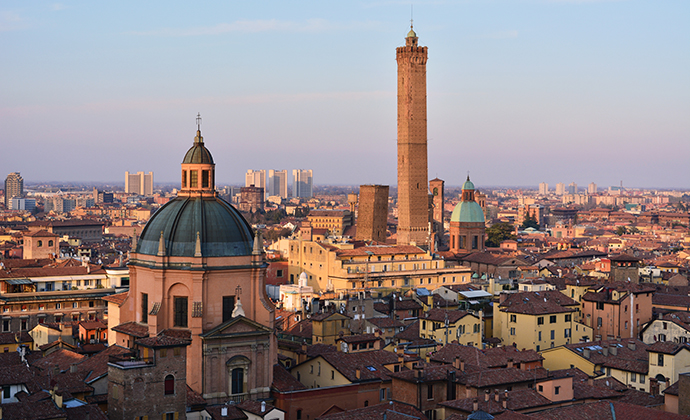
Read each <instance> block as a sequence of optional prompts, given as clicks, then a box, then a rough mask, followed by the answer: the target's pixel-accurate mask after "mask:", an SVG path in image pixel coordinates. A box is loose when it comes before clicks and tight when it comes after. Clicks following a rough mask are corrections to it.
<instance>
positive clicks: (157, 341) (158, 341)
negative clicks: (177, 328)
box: [135, 334, 191, 348]
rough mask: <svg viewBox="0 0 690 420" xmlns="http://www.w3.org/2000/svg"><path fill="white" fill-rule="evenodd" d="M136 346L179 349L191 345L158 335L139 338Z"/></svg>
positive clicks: (188, 341)
mask: <svg viewBox="0 0 690 420" xmlns="http://www.w3.org/2000/svg"><path fill="white" fill-rule="evenodd" d="M135 343H136V344H138V345H140V346H144V347H151V348H159V347H181V346H188V345H190V344H191V342H190V340H187V339H181V338H175V337H170V336H168V335H165V334H158V335H156V336H154V337H147V338H141V339H139V340H137V341H135Z"/></svg>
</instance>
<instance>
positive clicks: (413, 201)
mask: <svg viewBox="0 0 690 420" xmlns="http://www.w3.org/2000/svg"><path fill="white" fill-rule="evenodd" d="M417 41H418V38H417V34H416V33H415V32H414V30H413V29H412V25H410V32H408V33H407V37H406V38H405V46H404V47H398V48H397V49H396V61H397V62H398V240H397V242H398V245H409V244H412V243H414V244H416V245H419V246H426V245H428V240H429V189H428V187H427V186H428V182H429V181H428V178H427V144H426V143H427V138H426V61H427V47H420V46H419V45H418V44H417Z"/></svg>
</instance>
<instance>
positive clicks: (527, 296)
mask: <svg viewBox="0 0 690 420" xmlns="http://www.w3.org/2000/svg"><path fill="white" fill-rule="evenodd" d="M578 306H579V304H578V302H576V301H574V300H573V299H571V298H569V297H567V296H566V295H564V294H563V293H561V292H559V291H557V290H548V291H543V292H519V293H512V294H509V295H508V297H507V298H506V299H505V300H504V301H503V302H502V303H501V304H500V305H499V307H500V308H501V309H500V310H501V311H503V312H508V313H518V314H528V315H547V314H558V313H564V312H574V311H575V310H576V309H575V308H574V307H578Z"/></svg>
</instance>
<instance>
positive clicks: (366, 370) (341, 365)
mask: <svg viewBox="0 0 690 420" xmlns="http://www.w3.org/2000/svg"><path fill="white" fill-rule="evenodd" d="M318 357H322V358H323V359H324V360H326V361H327V362H328V363H329V364H331V366H333V367H334V368H335V369H337V370H338V372H340V373H341V374H342V375H343V376H345V377H346V378H347V379H348V380H349V381H350V382H360V381H367V380H376V379H380V380H388V379H390V373H391V372H390V371H389V370H388V369H386V368H385V367H384V365H387V364H391V363H397V362H398V356H397V355H396V354H395V353H393V352H390V351H386V350H373V351H364V352H358V353H342V352H333V353H323V354H321V355H320V356H318ZM311 360H313V359H310V360H307V361H306V362H304V363H309V362H310V361H311ZM358 369H359V371H360V378H359V379H357V373H356V371H357V370H358Z"/></svg>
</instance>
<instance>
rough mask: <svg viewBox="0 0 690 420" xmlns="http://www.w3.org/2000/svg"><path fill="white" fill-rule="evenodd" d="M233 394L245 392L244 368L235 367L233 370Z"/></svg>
mask: <svg viewBox="0 0 690 420" xmlns="http://www.w3.org/2000/svg"><path fill="white" fill-rule="evenodd" d="M231 381H232V383H231V388H232V389H231V391H230V392H231V394H243V393H244V369H242V368H235V369H233V370H232V379H231Z"/></svg>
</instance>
